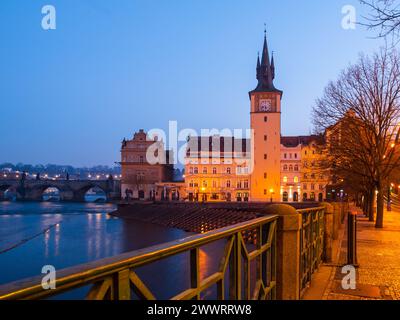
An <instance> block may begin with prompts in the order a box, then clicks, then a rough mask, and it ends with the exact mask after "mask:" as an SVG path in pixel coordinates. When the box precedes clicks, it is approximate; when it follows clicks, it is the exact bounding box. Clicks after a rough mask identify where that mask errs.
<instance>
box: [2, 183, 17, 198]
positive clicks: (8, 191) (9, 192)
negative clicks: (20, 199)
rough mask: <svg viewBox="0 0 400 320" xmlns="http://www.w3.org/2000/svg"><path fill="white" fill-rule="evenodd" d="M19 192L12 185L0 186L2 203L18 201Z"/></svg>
mask: <svg viewBox="0 0 400 320" xmlns="http://www.w3.org/2000/svg"><path fill="white" fill-rule="evenodd" d="M16 198H17V190H16V189H15V187H14V186H13V185H11V184H3V185H0V201H9V200H16Z"/></svg>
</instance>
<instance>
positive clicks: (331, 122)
mask: <svg viewBox="0 0 400 320" xmlns="http://www.w3.org/2000/svg"><path fill="white" fill-rule="evenodd" d="M399 63H400V57H399V54H398V53H397V51H395V50H391V51H388V50H387V49H382V50H381V51H380V52H379V53H376V54H374V55H373V56H372V57H366V56H361V57H360V59H359V62H358V63H357V64H356V65H352V66H350V67H349V68H348V69H347V70H345V71H343V72H342V73H341V75H340V76H339V79H338V80H337V81H336V82H331V83H330V84H329V85H328V86H327V88H326V89H325V93H324V96H323V97H322V98H321V99H319V100H317V104H316V106H315V107H314V109H313V121H314V124H315V126H316V129H317V131H319V132H325V133H326V137H327V141H328V143H327V151H326V152H325V160H324V162H325V164H324V165H325V166H327V167H330V169H331V171H332V174H333V176H334V177H336V178H337V179H343V180H344V181H346V182H347V184H348V185H350V186H351V185H353V187H352V189H353V190H352V191H353V192H355V193H357V192H362V193H363V194H364V195H365V197H367V198H369V199H370V200H372V199H371V198H374V193H375V190H376V191H377V219H376V227H378V228H381V227H383V208H384V196H385V195H386V190H387V189H386V188H387V186H388V185H389V178H392V174H394V173H395V172H397V167H398V166H399V165H400V150H399V148H400V146H399V137H400V136H399V123H400V122H399V120H400V65H399ZM360 184H362V185H361V186H360ZM371 188H372V190H371Z"/></svg>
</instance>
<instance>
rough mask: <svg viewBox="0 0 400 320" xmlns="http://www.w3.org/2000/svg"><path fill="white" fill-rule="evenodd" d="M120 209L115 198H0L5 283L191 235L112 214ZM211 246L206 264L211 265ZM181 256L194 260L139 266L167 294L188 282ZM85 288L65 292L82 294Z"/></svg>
mask: <svg viewBox="0 0 400 320" xmlns="http://www.w3.org/2000/svg"><path fill="white" fill-rule="evenodd" d="M115 209H116V206H115V205H112V204H95V203H57V202H41V203H19V202H0V284H4V283H8V282H11V281H15V280H19V279H22V278H26V277H31V276H35V275H40V274H41V270H42V267H43V266H44V265H53V266H54V267H55V268H56V270H60V269H63V268H66V267H70V266H74V265H77V264H82V263H86V262H89V261H94V260H98V259H102V258H105V257H110V256H114V255H117V254H120V253H124V252H129V251H133V250H136V249H140V248H145V247H149V246H152V245H155V244H160V243H164V242H168V241H172V240H175V239H180V238H184V237H186V236H188V235H189V234H188V233H186V232H184V231H181V230H177V229H171V228H165V227H161V226H158V225H153V224H147V223H143V222H139V221H135V220H124V219H119V218H115V217H112V216H110V215H109V213H110V212H112V211H114V210H115ZM206 251H207V250H205V251H202V269H203V270H205V271H207V270H208V271H211V265H210V264H209V260H210V259H207V253H206ZM182 261H189V260H188V259H187V257H182V255H181V256H176V257H173V258H169V259H166V260H164V261H162V262H159V263H155V264H153V265H152V266H149V267H146V268H143V270H138V272H139V274H140V275H142V276H143V279H145V280H146V281H147V284H148V286H149V287H150V288H154V292H155V293H156V294H157V295H158V296H157V297H159V298H164V299H165V298H169V297H171V296H172V295H173V294H175V293H178V290H181V289H184V288H185V287H186V286H187V285H188V281H189V275H188V270H187V269H188V268H187V264H186V263H183V264H182ZM207 261H208V262H207ZM161 283H162V286H160V284H161ZM82 290H83V289H82ZM82 290H78V291H76V292H74V293H71V294H67V295H65V296H64V298H66V299H70V298H72V299H78V298H82V295H84V294H85V292H84V291H82ZM85 290H86V289H85Z"/></svg>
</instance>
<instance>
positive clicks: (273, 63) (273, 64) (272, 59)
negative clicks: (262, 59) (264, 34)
mask: <svg viewBox="0 0 400 320" xmlns="http://www.w3.org/2000/svg"><path fill="white" fill-rule="evenodd" d="M271 75H272V80H274V79H275V60H274V52H273V51H272V58H271Z"/></svg>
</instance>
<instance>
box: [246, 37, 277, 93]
mask: <svg viewBox="0 0 400 320" xmlns="http://www.w3.org/2000/svg"><path fill="white" fill-rule="evenodd" d="M274 79H275V61H274V56H273V55H272V60H270V58H269V50H268V41H267V32H266V31H264V46H263V51H262V57H261V62H260V57H258V59H257V80H258V84H257V87H256V88H255V89H254V90H253V91H251V92H250V94H251V93H253V92H279V93H280V94H281V95H282V91H281V90H278V89H276V88H275V86H274Z"/></svg>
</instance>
